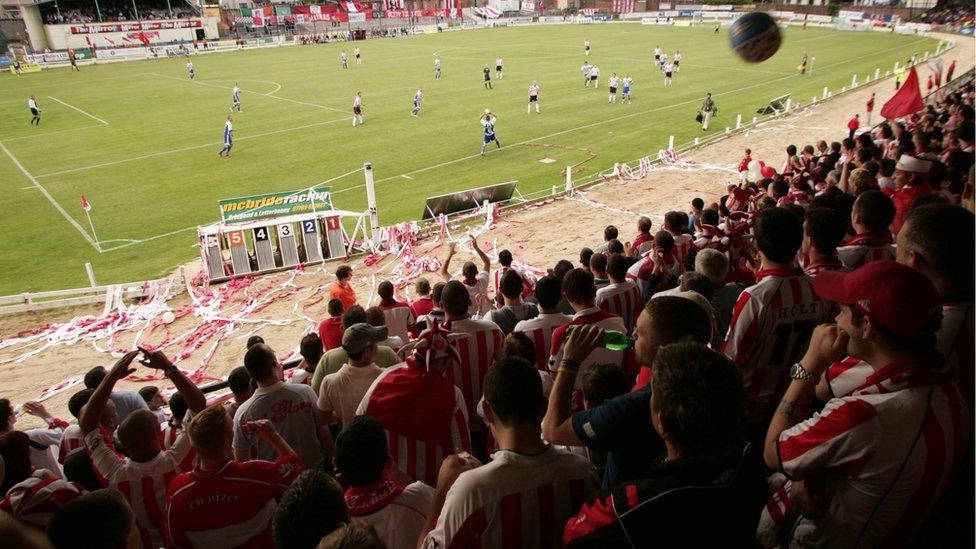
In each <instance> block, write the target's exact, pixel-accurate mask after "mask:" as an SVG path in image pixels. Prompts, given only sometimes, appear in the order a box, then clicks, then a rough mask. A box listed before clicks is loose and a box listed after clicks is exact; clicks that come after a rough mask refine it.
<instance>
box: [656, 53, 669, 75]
mask: <svg viewBox="0 0 976 549" xmlns="http://www.w3.org/2000/svg"><path fill="white" fill-rule="evenodd" d="M667 64H668V53H667V52H661V60H660V61H659V65H658V68H659V69H661V71H662V72H663V71H664V67H665V65H667Z"/></svg>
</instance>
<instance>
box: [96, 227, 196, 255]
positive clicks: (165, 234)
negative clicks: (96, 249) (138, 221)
mask: <svg viewBox="0 0 976 549" xmlns="http://www.w3.org/2000/svg"><path fill="white" fill-rule="evenodd" d="M196 228H197V226H196V225H194V226H192V227H184V228H182V229H176V230H175V231H170V232H168V233H163V234H157V235H156V236H150V237H149V238H143V239H141V240H134V239H131V238H126V239H116V240H126V241H127V242H126V243H125V244H119V245H118V246H112V247H111V248H105V249H104V250H103V251H105V252H114V251H115V250H119V249H122V248H128V247H129V246H135V245H136V244H143V243H145V242H149V241H150V240H158V239H160V238H166V237H167V236H173V235H174V234H179V233H185V232H187V231H192V230H195V229H196Z"/></svg>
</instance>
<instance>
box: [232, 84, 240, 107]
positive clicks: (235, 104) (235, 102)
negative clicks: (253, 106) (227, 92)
mask: <svg viewBox="0 0 976 549" xmlns="http://www.w3.org/2000/svg"><path fill="white" fill-rule="evenodd" d="M231 101H233V103H232V104H231V106H230V112H234V109H237V112H241V88H240V86H238V85H237V82H234V91H232V92H231Z"/></svg>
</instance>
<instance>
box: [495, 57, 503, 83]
mask: <svg viewBox="0 0 976 549" xmlns="http://www.w3.org/2000/svg"><path fill="white" fill-rule="evenodd" d="M504 64H505V62H504V61H502V58H501V57H499V58H498V59H495V78H497V79H499V80H501V78H502V76H503V75H502V67H503V66H504Z"/></svg>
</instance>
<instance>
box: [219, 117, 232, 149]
mask: <svg viewBox="0 0 976 549" xmlns="http://www.w3.org/2000/svg"><path fill="white" fill-rule="evenodd" d="M233 146H234V120H233V119H232V118H231V117H230V115H229V114H228V115H227V121H226V122H224V148H222V149H220V152H218V153H217V156H218V157H219V156H230V149H231V147H233Z"/></svg>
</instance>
